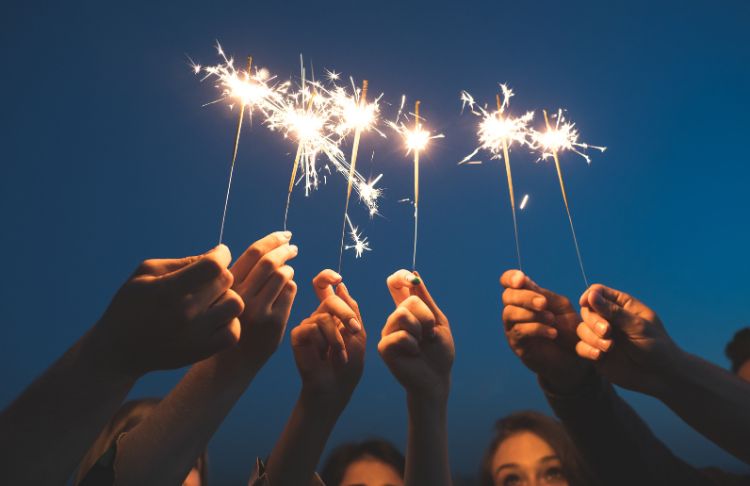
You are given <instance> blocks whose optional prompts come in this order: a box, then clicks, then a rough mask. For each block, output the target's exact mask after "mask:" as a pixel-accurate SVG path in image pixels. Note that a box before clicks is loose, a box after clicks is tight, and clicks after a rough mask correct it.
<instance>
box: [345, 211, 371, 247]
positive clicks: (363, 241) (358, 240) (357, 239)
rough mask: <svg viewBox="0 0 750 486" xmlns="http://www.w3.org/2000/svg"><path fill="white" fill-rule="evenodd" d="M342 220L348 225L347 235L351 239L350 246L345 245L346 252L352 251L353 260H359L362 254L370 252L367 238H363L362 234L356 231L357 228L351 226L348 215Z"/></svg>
mask: <svg viewBox="0 0 750 486" xmlns="http://www.w3.org/2000/svg"><path fill="white" fill-rule="evenodd" d="M344 219H345V221H346V223H347V224H348V225H349V235H350V236H351V237H352V244H351V245H346V247H345V248H346V249H347V250H351V249H353V250H354V256H355V258H361V257H362V253H364V252H365V251H372V248H370V245H369V243H368V242H367V237H366V236H365V237H363V236H362V233H360V232H358V231H357V227H356V226H354V225H353V224H352V220H351V219H349V215H348V214H347V215H345V216H344Z"/></svg>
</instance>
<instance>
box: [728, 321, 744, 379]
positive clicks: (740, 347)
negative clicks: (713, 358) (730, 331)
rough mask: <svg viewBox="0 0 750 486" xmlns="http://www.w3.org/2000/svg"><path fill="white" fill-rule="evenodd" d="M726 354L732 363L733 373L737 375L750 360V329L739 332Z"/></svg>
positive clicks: (730, 343) (730, 342)
mask: <svg viewBox="0 0 750 486" xmlns="http://www.w3.org/2000/svg"><path fill="white" fill-rule="evenodd" d="M724 353H726V355H727V358H729V361H731V362H732V372H733V373H737V371H739V369H740V368H741V367H742V365H743V364H745V362H747V361H748V360H750V327H746V328H744V329H740V330H739V331H737V332H736V333H735V334H734V337H733V338H732V340H731V341H729V344H727V347H726V349H725V350H724Z"/></svg>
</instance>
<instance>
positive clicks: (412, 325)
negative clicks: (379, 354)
mask: <svg viewBox="0 0 750 486" xmlns="http://www.w3.org/2000/svg"><path fill="white" fill-rule="evenodd" d="M397 331H406V332H408V333H409V334H411V335H412V336H414V338H415V339H416V340H417V341H419V340H421V339H422V332H423V331H422V324H421V323H420V322H419V319H417V317H416V316H415V315H414V314H412V313H411V312H409V309H407V308H406V307H404V306H402V305H400V306H398V307H397V308H396V310H395V311H393V312H392V313H391V315H390V316H388V319H387V320H386V321H385V326H383V331H382V332H381V337H385V336H387V335H389V334H393V333H394V332H397Z"/></svg>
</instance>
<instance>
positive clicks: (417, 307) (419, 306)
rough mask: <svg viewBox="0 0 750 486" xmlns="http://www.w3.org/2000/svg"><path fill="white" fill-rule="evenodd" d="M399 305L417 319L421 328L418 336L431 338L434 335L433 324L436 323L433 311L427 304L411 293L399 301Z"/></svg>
mask: <svg viewBox="0 0 750 486" xmlns="http://www.w3.org/2000/svg"><path fill="white" fill-rule="evenodd" d="M399 307H404V308H406V309H408V310H409V312H410V313H411V314H412V315H414V317H416V318H417V320H419V325H420V326H421V328H422V332H421V333H420V334H419V336H422V337H424V338H426V339H432V338H434V337H435V326H437V325H438V322H437V318H436V316H435V313H434V312H433V311H432V309H430V308H429V307H428V306H427V303H426V302H424V301H423V300H422V299H421V298H420V297H419V296H417V295H412V296H411V297H409V298H408V299H406V300H405V301H403V302H402V303H401V305H400V306H399Z"/></svg>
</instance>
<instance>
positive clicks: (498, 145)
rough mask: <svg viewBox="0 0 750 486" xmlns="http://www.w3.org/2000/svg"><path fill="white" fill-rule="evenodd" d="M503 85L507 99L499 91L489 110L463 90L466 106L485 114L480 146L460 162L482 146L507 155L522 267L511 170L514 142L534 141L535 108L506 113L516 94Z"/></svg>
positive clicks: (467, 160)
mask: <svg viewBox="0 0 750 486" xmlns="http://www.w3.org/2000/svg"><path fill="white" fill-rule="evenodd" d="M500 88H501V89H502V91H503V99H502V101H501V100H500V95H499V94H498V95H496V97H495V100H496V103H497V110H496V111H487V109H486V107H481V106H479V105H477V104H476V102H475V101H474V98H472V96H471V95H470V94H469V93H467V92H466V91H462V92H461V101H462V103H463V107H464V108H465V107H466V106H468V107H469V110H470V111H471V112H472V113H473V114H474V115H477V116H479V117H481V118H482V121H481V122H480V123H479V130H478V132H477V135H478V137H479V146H478V147H477V148H476V149H475V150H474V151H473V152H472V153H470V154H469V155H467V156H466V157H464V159H463V160H461V162H459V164H472V163H475V161H473V160H472V159H473V157H474V156H475V155H476V154H477V153H478V152H479V151H480V150H487V151H488V152H490V154H491V156H492V157H491V158H493V159H503V160H504V161H505V173H506V175H507V179H508V193H509V195H510V207H511V211H512V213H513V233H514V235H515V240H516V256H517V257H518V268H519V269H520V268H521V245H520V243H519V238H518V221H517V219H516V198H515V192H514V190H513V174H512V172H511V170H510V156H509V151H510V148H511V146H512V145H513V144H514V143H515V144H517V145H519V146H523V145H530V144H531V140H530V137H531V134H530V129H529V123H530V122H531V120H532V119H533V118H534V112H533V111H529V112H526V113H525V114H524V115H523V116H520V117H516V118H514V117H511V116H510V115H508V114H507V113H506V111H507V110H508V105H509V102H510V98H511V97H512V96H513V91H512V90H511V89H510V88H508V86H507V85H505V84H501V85H500Z"/></svg>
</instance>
